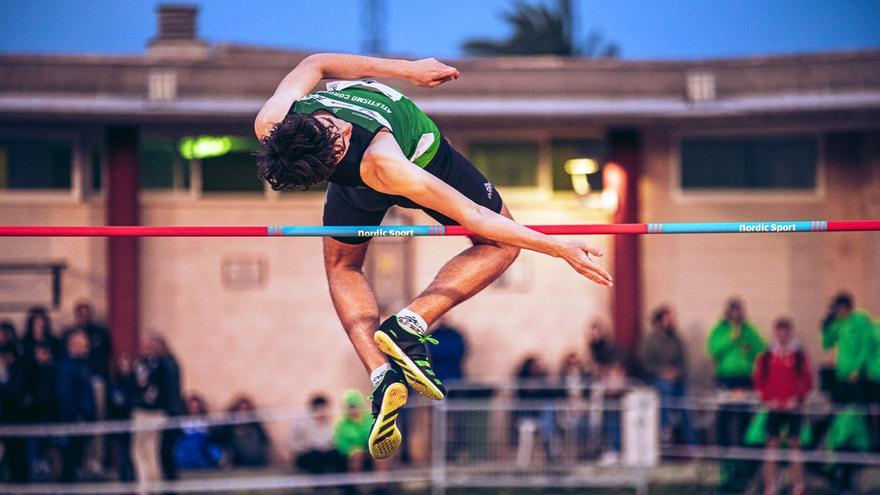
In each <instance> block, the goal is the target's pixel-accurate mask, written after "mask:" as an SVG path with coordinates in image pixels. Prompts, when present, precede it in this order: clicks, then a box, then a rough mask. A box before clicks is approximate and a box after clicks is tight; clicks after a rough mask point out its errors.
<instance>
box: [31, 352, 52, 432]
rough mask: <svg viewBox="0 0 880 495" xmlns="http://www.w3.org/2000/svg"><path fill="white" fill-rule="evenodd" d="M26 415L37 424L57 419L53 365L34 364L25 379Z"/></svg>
mask: <svg viewBox="0 0 880 495" xmlns="http://www.w3.org/2000/svg"><path fill="white" fill-rule="evenodd" d="M27 394H28V415H29V416H30V418H31V419H33V420H34V421H38V422H47V423H48V422H52V421H56V420H57V419H58V370H57V366H56V365H55V364H51V363H48V364H35V365H33V366H31V367H30V369H29V370H28V377H27Z"/></svg>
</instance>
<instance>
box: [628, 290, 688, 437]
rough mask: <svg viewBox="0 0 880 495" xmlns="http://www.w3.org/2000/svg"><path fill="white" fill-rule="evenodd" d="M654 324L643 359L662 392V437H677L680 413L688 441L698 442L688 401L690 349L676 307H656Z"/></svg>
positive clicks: (642, 352)
mask: <svg viewBox="0 0 880 495" xmlns="http://www.w3.org/2000/svg"><path fill="white" fill-rule="evenodd" d="M651 327H652V330H651V331H650V332H648V333H647V337H646V338H645V339H644V341H643V342H642V349H641V359H642V365H643V366H644V368H645V371H646V372H647V378H648V381H649V383H651V384H652V385H653V386H654V388H656V389H657V393H658V394H659V396H660V428H661V431H660V438H661V439H663V440H664V441H666V442H672V441H673V440H674V435H673V428H672V421H671V417H672V416H677V417H678V419H679V427H680V430H681V436H682V439H683V441H684V443H686V444H687V445H693V444H694V443H696V442H695V438H694V433H693V430H691V424H690V414H689V413H688V409H687V405H686V404H684V400H685V398H686V397H687V387H686V384H685V378H686V376H687V353H686V352H685V348H684V343H683V342H682V341H681V338H680V337H679V336H678V332H677V330H676V324H675V315H674V314H673V313H672V310H671V309H670V308H669V307H667V306H661V307H659V308H657V309H656V310H654V314H653V316H652V317H651ZM671 413H676V414H671Z"/></svg>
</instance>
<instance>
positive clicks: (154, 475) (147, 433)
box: [132, 333, 183, 482]
mask: <svg viewBox="0 0 880 495" xmlns="http://www.w3.org/2000/svg"><path fill="white" fill-rule="evenodd" d="M141 353H142V356H141V357H140V358H139V359H138V360H137V361H136V362H135V365H134V378H135V386H136V390H137V392H136V397H135V400H134V406H135V407H134V409H133V410H132V420H133V421H134V422H135V423H136V424H138V425H140V426H142V427H144V428H146V429H141V430H138V431H135V432H134V435H133V436H132V459H133V460H134V465H135V474H136V476H137V479H138V481H140V482H150V481H157V480H160V479H162V478H163V477H164V478H165V479H168V480H173V479H176V478H177V470H176V466H175V463H174V438H175V436H176V431H173V430H162V426H163V425H164V423H165V420H166V418H168V416H173V415H178V414H181V413H182V412H183V407H182V402H183V400H182V398H181V395H180V369H179V368H178V366H177V361H176V360H175V359H174V357H173V356H172V355H171V353H170V351H169V350H168V346H167V345H166V343H165V339H163V338H162V337H161V336H159V335H158V334H155V333H151V334H147V335H145V336H144V337H143V338H142V339H141ZM160 430H162V432H161V433H160Z"/></svg>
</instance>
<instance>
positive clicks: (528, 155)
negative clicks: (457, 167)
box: [468, 142, 538, 187]
mask: <svg viewBox="0 0 880 495" xmlns="http://www.w3.org/2000/svg"><path fill="white" fill-rule="evenodd" d="M468 155H469V158H470V160H471V162H473V164H474V165H476V166H477V168H478V169H480V172H482V173H483V174H484V175H485V176H486V177H487V178H488V179H489V180H490V181H492V183H493V184H494V185H495V186H496V187H536V186H537V185H538V143H533V142H479V143H471V145H470V153H468Z"/></svg>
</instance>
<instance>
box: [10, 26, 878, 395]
mask: <svg viewBox="0 0 880 495" xmlns="http://www.w3.org/2000/svg"><path fill="white" fill-rule="evenodd" d="M168 29H170V28H160V32H159V35H158V36H157V38H156V39H155V40H154V41H153V42H152V43H151V45H150V47H149V48H148V49H147V51H146V53H145V54H144V55H142V56H126V57H122V56H92V55H82V56H69V55H65V56H53V55H40V56H36V55H0V66H2V67H3V70H0V219H2V224H4V225H13V224H17V225H105V224H107V225H129V224H143V225H270V224H287V225H301V224H302V225H305V224H319V223H320V221H321V211H322V205H323V195H322V193H321V192H320V191H315V192H304V193H277V192H273V191H270V190H268V189H267V188H266V187H265V186H264V185H263V184H261V183H260V182H259V181H258V180H257V179H256V175H255V169H254V164H253V157H252V155H251V153H252V151H253V149H254V147H255V146H256V141H255V139H254V138H253V131H252V128H253V127H252V126H253V118H254V116H255V114H256V112H257V110H258V109H259V107H260V105H261V104H262V102H263V101H264V100H265V98H267V97H268V96H269V95H270V94H271V93H272V91H273V90H274V87H275V85H276V84H277V82H278V81H279V80H280V79H281V78H282V77H283V75H284V74H285V73H286V72H287V71H289V70H290V69H291V68H292V67H293V66H295V65H296V63H297V62H298V61H300V60H301V59H302V58H303V57H304V56H305V54H302V53H293V52H283V51H273V50H267V49H261V48H254V47H242V46H235V45H217V46H212V47H211V46H207V45H206V44H205V43H203V42H200V41H198V40H196V39H193V38H192V37H191V36H189V37H188V36H183V37H181V36H178V35H175V33H169V32H168V31H167V30H168ZM452 63H453V64H454V65H456V66H457V67H459V68H460V69H461V71H462V78H461V79H460V80H458V81H455V82H452V83H449V84H447V85H444V86H442V87H440V88H438V89H435V90H425V89H420V88H414V87H411V86H408V85H407V84H405V83H400V84H398V85H399V86H400V87H401V88H402V89H403V91H404V92H405V93H407V94H410V95H411V96H412V97H413V99H414V100H415V101H416V102H417V103H418V104H419V105H420V106H422V107H423V108H424V109H425V110H426V111H427V112H428V114H429V115H431V116H432V117H433V118H434V119H435V120H436V122H437V123H438V125H439V126H440V128H441V130H442V131H443V132H444V133H445V134H446V136H447V137H448V138H449V140H450V141H451V142H452V143H453V144H454V145H455V146H456V147H458V148H460V149H461V150H462V151H463V152H465V153H466V154H467V155H468V156H470V158H471V159H472V160H473V161H474V162H475V163H476V164H477V165H478V166H479V167H480V168H481V169H483V170H484V172H485V173H486V174H487V175H488V176H489V178H490V179H491V180H492V181H493V182H494V183H495V185H496V186H497V188H498V189H499V190H500V191H501V193H502V195H503V196H504V198H505V200H506V202H507V203H508V205H509V207H510V209H511V211H512V213H513V215H514V216H515V217H516V218H517V219H518V220H519V221H521V222H523V223H529V224H556V223H559V224H570V223H605V222H674V221H736V220H756V221H757V220H785V219H863V218H878V217H880V52H878V51H868V52H855V53H832V54H816V55H797V56H780V57H767V58H749V59H730V60H706V61H688V62H682V61H656V62H654V61H652V62H640V61H619V60H583V59H562V58H554V57H538V58H497V59H469V60H461V61H453V62H452ZM580 157H589V158H593V159H594V160H596V161H597V162H598V163H600V164H602V165H603V168H604V170H603V171H602V172H600V173H598V174H595V175H593V176H591V177H590V178H589V181H590V184H591V186H592V189H593V191H594V192H593V193H592V194H589V195H586V196H584V195H581V194H577V193H575V192H574V191H573V190H572V180H571V177H570V176H569V174H567V173H566V172H565V170H564V167H563V164H564V162H565V161H566V160H568V159H571V158H580ZM386 220H387V221H391V222H399V223H431V222H430V219H428V217H426V216H424V215H422V214H421V213H417V212H414V211H405V210H404V211H396V212H394V214H393V215H391V216H390V217H389V218H388V219H386ZM593 242H595V243H596V244H597V245H599V246H600V247H602V248H603V249H605V251H606V252H607V253H608V254H607V255H606V257H607V259H605V260H604V261H603V262H604V263H605V264H606V265H607V266H609V267H611V268H612V271H613V273H614V274H615V276H616V285H615V288H614V289H611V290H608V289H604V288H600V287H598V286H595V285H592V284H590V283H589V282H587V281H586V280H584V279H582V278H580V277H579V276H578V275H577V274H575V273H574V272H573V271H571V270H570V269H569V267H568V266H567V265H565V264H564V263H562V262H560V261H559V260H556V259H552V258H549V257H546V256H541V255H537V254H535V253H523V254H522V256H521V258H520V259H519V260H518V261H517V263H516V264H515V265H514V266H513V267H512V268H511V270H510V271H509V272H508V273H507V274H506V275H505V276H504V277H503V278H502V279H501V280H499V281H498V282H496V283H495V284H493V285H492V286H490V287H489V288H488V289H487V290H486V291H485V292H484V293H482V294H480V295H478V296H477V297H475V298H474V299H473V300H472V301H468V302H467V303H465V304H463V305H462V306H461V307H459V308H457V309H456V310H454V311H453V312H452V314H451V315H450V317H449V318H450V320H451V321H452V322H454V323H455V324H456V325H458V326H460V327H461V328H462V329H464V330H465V331H466V333H467V338H468V341H469V343H470V352H471V355H472V356H473V355H479V356H480V359H479V360H471V361H470V363H469V364H468V366H467V372H468V374H469V375H470V376H472V377H475V378H479V379H492V378H497V377H506V376H510V375H511V374H512V372H513V369H514V366H515V365H516V363H517V362H518V361H519V359H520V358H521V357H523V356H524V355H526V354H527V353H533V352H534V353H538V354H539V355H541V356H542V357H544V358H545V359H546V360H547V362H548V363H549V364H550V366H551V368H556V366H557V365H558V362H559V360H560V359H561V358H562V356H563V354H564V353H566V352H568V351H572V350H574V351H578V352H580V353H582V354H584V353H585V338H584V328H585V325H586V324H587V322H588V321H590V320H592V319H594V318H602V319H605V320H606V321H608V322H609V323H610V324H611V325H612V328H613V330H614V332H615V334H616V335H617V338H618V341H619V342H621V344H622V345H623V347H624V348H627V349H630V350H634V349H635V348H636V346H637V345H638V339H639V334H640V332H641V331H643V330H644V326H645V325H646V323H647V321H648V318H647V316H648V315H649V312H650V311H651V309H652V308H654V307H655V306H657V305H659V304H670V305H672V306H673V307H675V308H676V310H677V312H678V315H679V320H680V323H681V327H682V328H681V330H682V332H683V335H684V338H685V339H686V341H687V342H688V344H689V347H688V349H689V352H690V360H691V363H692V366H691V369H692V374H693V378H694V380H695V381H696V382H698V383H702V384H706V385H708V384H709V382H710V374H709V373H706V372H705V370H706V369H707V368H706V366H708V360H707V358H706V357H705V355H704V352H703V348H704V345H703V344H704V341H705V338H706V334H707V331H708V329H709V327H710V326H711V325H712V324H713V323H714V321H715V320H716V319H717V318H718V317H719V315H720V313H721V311H722V307H723V305H724V302H725V301H726V300H727V299H728V298H729V297H731V296H739V297H742V298H743V299H744V300H745V302H746V308H747V311H748V313H749V315H750V317H751V318H752V319H753V320H754V321H755V322H756V323H757V324H758V326H759V327H760V328H762V329H763V330H764V331H765V334H767V335H768V334H769V326H770V324H771V322H772V320H773V319H774V318H776V317H777V316H779V315H792V316H793V317H794V321H795V322H796V324H797V326H798V328H799V331H800V334H801V337H802V340H804V341H805V343H806V344H807V345H808V348H809V350H810V351H811V353H812V354H813V355H816V356H818V355H819V354H820V350H819V338H818V337H819V336H818V324H819V321H820V320H821V318H822V316H823V314H824V311H825V308H826V306H827V302H828V299H829V298H830V297H831V296H832V295H833V294H834V293H835V292H837V291H838V290H841V289H847V290H850V291H851V292H852V293H853V294H855V296H856V300H857V303H858V304H859V305H860V306H863V307H865V308H866V309H867V310H869V311H871V312H872V313H873V314H875V315H878V314H880V234H878V233H847V234H823V235H774V236H769V235H760V236H759V235H733V236H725V235H706V236H645V237H626V236H617V237H614V238H611V237H597V238H595V239H593ZM465 246H466V242H465V241H463V240H461V239H451V238H450V239H443V238H420V239H404V240H376V241H374V246H373V248H372V249H371V254H370V260H369V269H368V272H369V276H370V278H371V279H372V280H373V282H374V284H375V285H376V287H377V292H378V294H379V297H380V303H381V305H382V306H383V309H384V310H386V311H394V310H396V309H398V308H399V307H401V306H402V305H403V304H405V302H406V300H407V298H408V297H411V296H412V295H414V294H415V293H416V292H417V291H418V290H419V289H420V288H422V287H424V286H425V285H427V283H428V282H429V281H430V280H431V278H432V276H433V274H434V273H435V272H436V270H437V269H439V267H440V266H441V265H442V264H443V263H444V262H445V261H446V260H448V259H449V258H450V257H451V256H453V255H454V254H456V253H457V252H458V251H460V250H461V249H463V248H464V247H465ZM35 263H36V264H40V265H52V264H56V265H62V264H63V265H64V266H65V268H64V269H63V270H62V271H61V272H60V273H61V275H60V279H61V285H60V293H59V299H58V300H57V301H55V302H57V305H55V306H53V311H55V312H56V313H57V315H58V317H59V318H60V319H61V321H69V320H70V319H71V318H70V316H69V315H71V313H72V307H73V305H74V304H75V303H76V302H78V301H80V300H82V299H88V300H91V301H93V302H95V303H96V306H97V307H98V308H99V309H100V311H101V312H102V313H104V314H106V315H107V318H108V323H109V325H110V327H111V329H112V332H113V337H114V341H115V343H116V351H117V352H118V353H125V352H134V351H135V350H136V340H137V335H138V333H139V332H143V331H147V330H155V331H158V332H161V333H162V334H164V335H166V336H167V337H168V339H169V341H170V342H171V345H172V347H173V348H174V350H175V352H176V353H177V354H178V356H179V358H180V360H181V362H182V363H183V368H184V385H185V388H186V389H187V390H198V391H200V392H202V393H203V394H204V395H205V396H207V397H208V399H209V400H210V401H211V402H212V404H216V405H218V406H219V405H222V404H225V402H226V401H228V400H229V399H231V398H232V397H233V396H235V395H236V394H237V393H239V392H240V391H248V392H250V393H252V394H253V395H254V396H255V397H256V400H257V403H258V404H260V405H262V406H275V405H291V404H300V403H303V401H304V400H305V398H306V397H307V396H308V395H309V394H311V393H312V392H314V391H317V390H342V389H343V388H346V387H351V386H358V387H362V388H364V387H365V386H366V380H365V379H364V376H363V373H362V370H361V367H360V365H359V363H358V362H357V360H356V357H355V355H354V353H353V351H352V350H351V349H350V345H349V344H348V342H347V339H346V337H345V335H344V332H343V331H342V330H341V327H340V325H339V323H338V321H337V319H336V316H335V313H334V312H333V308H332V305H331V303H330V299H329V297H328V292H327V287H326V282H325V280H324V273H323V266H322V254H321V241H320V239H238V238H195V239H190V238H174V239H171V238H144V239H114V240H107V239H99V238H18V239H10V238H5V239H0V267H5V269H3V270H0V277H2V278H3V279H4V280H6V282H5V283H0V286H5V288H2V289H0V296H2V299H3V301H2V302H4V305H3V306H2V308H0V309H2V310H3V313H0V318H3V317H7V316H8V317H11V318H15V319H19V320H20V318H21V315H22V312H21V311H22V309H23V308H24V307H25V306H27V305H28V304H31V303H38V302H40V303H45V304H52V301H51V296H50V293H51V285H52V284H51V282H50V281H47V280H48V279H47V277H50V273H49V271H48V269H47V270H46V271H45V272H40V270H39V269H38V270H36V272H34V273H33V274H30V275H28V276H29V277H31V278H28V279H27V280H28V282H22V280H24V279H17V278H15V277H16V276H18V275H16V274H17V273H18V272H15V271H11V270H14V269H15V267H19V268H20V267H21V265H23V264H28V265H32V264H35ZM511 335H515V336H516V338H509V337H510V336H511ZM316 348H321V349H322V350H323V352H321V353H318V352H314V351H313V349H316ZM326 356H334V358H333V360H330V361H328V360H327V359H326ZM817 361H818V360H817ZM328 364H330V365H329V366H328ZM304 370H321V372H320V373H313V374H311V375H310V376H308V377H305V376H304V375H303V373H304V372H305V371H304Z"/></svg>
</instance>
